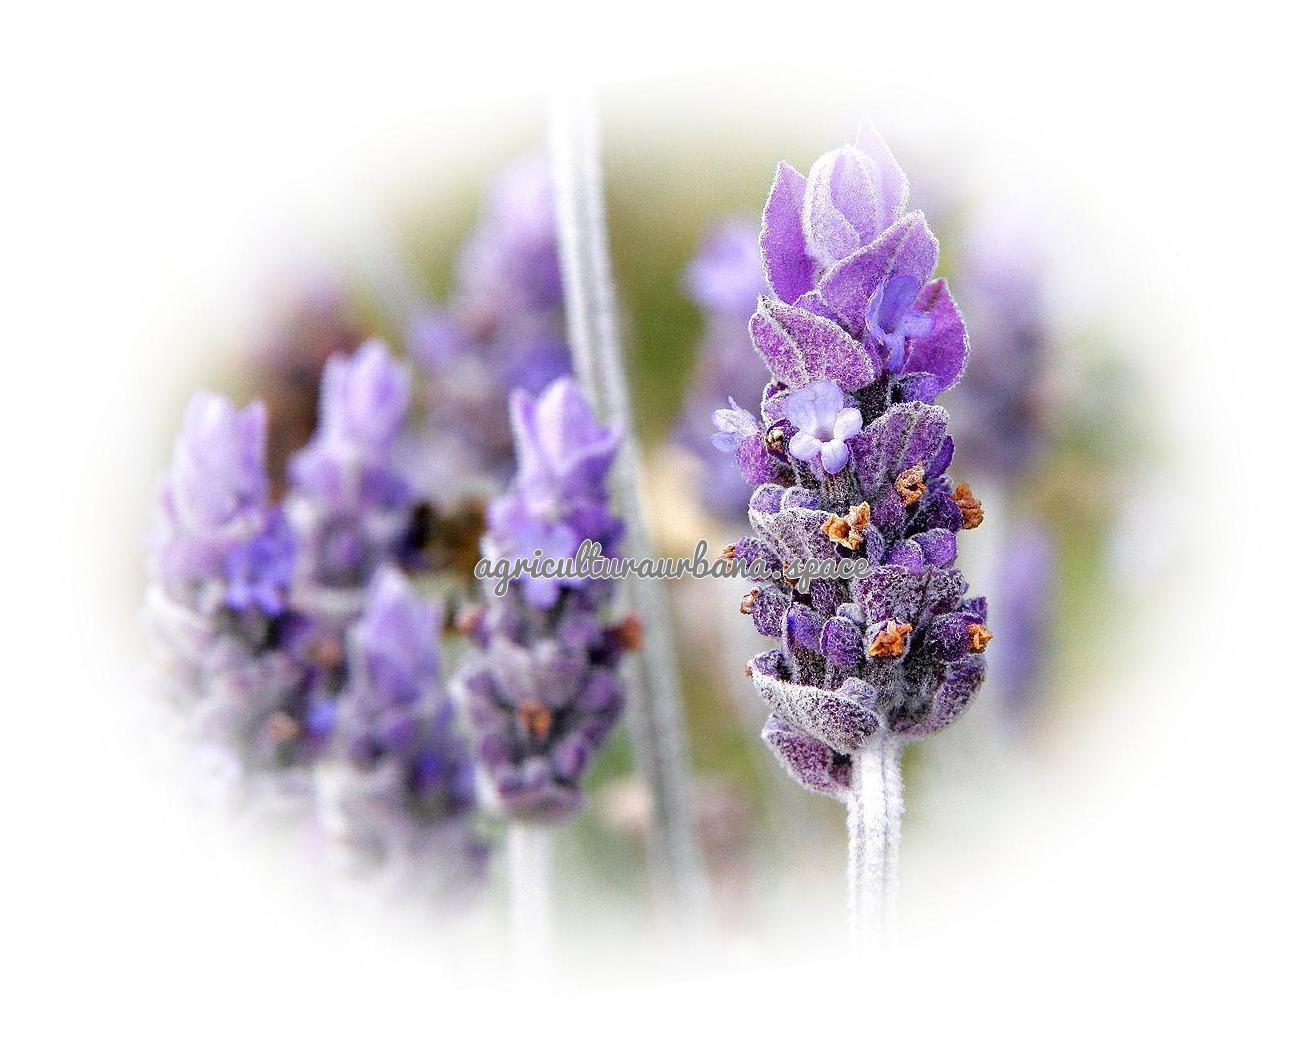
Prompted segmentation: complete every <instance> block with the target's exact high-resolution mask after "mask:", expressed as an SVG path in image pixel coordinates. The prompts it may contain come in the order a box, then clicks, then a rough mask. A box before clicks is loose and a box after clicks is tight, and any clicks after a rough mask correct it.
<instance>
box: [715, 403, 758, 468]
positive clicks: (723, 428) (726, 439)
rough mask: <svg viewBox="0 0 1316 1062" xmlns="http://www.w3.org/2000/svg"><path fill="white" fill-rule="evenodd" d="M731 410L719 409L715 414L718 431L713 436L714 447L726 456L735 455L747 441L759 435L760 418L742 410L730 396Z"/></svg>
mask: <svg viewBox="0 0 1316 1062" xmlns="http://www.w3.org/2000/svg"><path fill="white" fill-rule="evenodd" d="M727 401H728V402H729V403H730V404H731V408H730V409H719V410H718V411H717V412H716V413H714V414H713V426H714V427H715V428H717V429H718V431H717V433H716V434H715V435H714V436H713V446H714V447H715V448H716V449H718V450H720V451H722V453H724V454H733V453H735V452H736V450H737V449H738V448H739V446H740V444H741V443H742V442H744V441H745V440H746V439H749V438H752V437H753V436H755V435H757V434H758V433H759V422H758V418H757V417H755V416H754V414H752V413H748V412H746V411H745V410H743V409H741V408H740V405H739V403H738V402H736V400H735V399H734V398H731V397H729V396H728V398H727Z"/></svg>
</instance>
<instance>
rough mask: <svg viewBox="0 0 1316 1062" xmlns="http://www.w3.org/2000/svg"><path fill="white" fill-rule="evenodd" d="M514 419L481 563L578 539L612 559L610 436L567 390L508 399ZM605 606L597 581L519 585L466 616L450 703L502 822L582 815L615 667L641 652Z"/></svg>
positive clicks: (633, 635) (572, 546)
mask: <svg viewBox="0 0 1316 1062" xmlns="http://www.w3.org/2000/svg"><path fill="white" fill-rule="evenodd" d="M511 410H512V423H513V428H514V433H515V439H516V456H517V475H516V480H515V482H514V484H513V486H512V488H511V490H510V491H509V492H508V494H507V495H505V496H504V497H502V498H500V499H498V500H497V501H495V502H494V503H493V505H492V506H491V507H490V515H489V533H488V536H487V539H486V543H485V552H486V555H487V556H488V557H489V558H490V559H491V560H504V559H508V560H514V559H515V558H518V557H528V556H529V555H530V554H531V553H533V551H534V550H536V549H539V550H542V551H543V552H544V554H545V555H547V556H549V557H566V556H572V555H574V554H575V552H576V549H577V547H578V546H579V545H580V543H582V542H583V541H585V540H586V539H593V540H594V541H596V542H598V543H599V544H600V546H601V547H602V549H603V551H604V554H605V555H613V553H614V550H615V549H616V546H617V544H618V543H619V541H620V538H621V534H622V530H623V525H622V523H621V521H620V520H617V519H616V518H615V517H613V516H612V515H611V514H610V513H609V511H608V499H607V491H606V486H605V483H606V478H607V474H608V470H609V468H610V467H611V465H612V462H613V459H614V458H615V457H616V454H617V448H618V446H619V445H620V442H621V436H620V432H619V431H618V430H616V429H615V428H614V429H609V428H604V427H603V426H602V425H600V424H599V423H598V422H597V421H596V420H595V419H594V416H593V414H592V412H591V411H590V408H589V404H588V402H587V401H586V400H585V397H584V395H583V394H582V393H581V391H580V389H579V387H577V385H576V384H575V382H574V381H573V380H571V379H570V378H565V377H564V378H563V379H560V380H558V381H556V382H555V383H553V384H552V385H550V386H549V387H548V388H547V390H545V391H544V393H543V394H542V395H541V396H540V397H539V398H538V399H534V398H532V397H531V396H530V395H528V394H526V393H525V392H517V393H516V394H514V395H513V397H512V400H511ZM611 597H612V587H611V584H610V583H608V582H606V581H602V580H579V581H576V582H570V583H568V582H556V581H552V580H538V579H530V578H523V579H521V580H519V581H517V582H514V583H513V584H512V585H511V588H510V589H509V591H508V593H507V595H506V596H505V597H502V598H498V597H495V596H493V595H492V594H489V595H488V596H487V599H486V602H485V605H484V607H483V608H482V609H479V610H477V611H476V612H474V613H472V614H471V615H470V616H468V617H467V620H466V624H465V626H466V630H467V631H468V633H469V634H470V636H471V638H472V640H473V642H474V644H475V646H476V651H475V652H473V653H472V654H470V656H469V657H468V658H467V659H466V660H465V661H464V662H463V664H462V666H461V667H460V668H459V670H458V673H457V675H456V676H455V678H454V680H453V684H452V685H453V693H454V697H455V699H456V701H457V704H458V706H459V707H460V708H461V709H462V711H463V713H464V714H465V716H466V718H467V719H468V720H469V722H470V725H471V727H472V728H473V729H474V730H475V732H476V734H477V746H476V756H477V759H478V761H479V764H480V768H481V778H482V781H483V783H484V786H485V789H486V791H487V793H488V797H489V800H490V802H491V803H492V804H493V806H494V807H496V808H497V809H498V810H499V811H501V812H502V813H503V814H505V815H507V816H508V817H510V818H514V819H522V820H532V821H553V820H556V819H560V818H563V817H565V816H567V815H569V814H570V813H571V812H572V811H574V810H575V809H576V808H577V807H578V806H579V805H580V801H581V795H582V794H581V784H582V780H583V775H584V772H585V769H586V767H587V766H588V765H589V763H590V761H591V760H592V758H593V756H594V754H595V752H596V751H597V750H598V749H599V747H600V746H601V745H602V744H603V741H604V739H605V738H606V737H607V735H608V734H609V733H610V732H611V730H612V727H613V725H614V724H615V723H616V721H617V718H618V716H619V715H620V713H621V708H622V701H623V696H622V685H621V682H620V680H619V678H618V676H617V665H618V662H619V661H620V659H621V657H622V654H623V652H624V651H626V650H627V649H630V648H633V647H634V646H635V645H636V643H637V640H638V631H637V628H636V626H635V624H634V623H629V622H623V623H621V624H617V625H615V626H613V625H609V623H608V621H607V619H606V613H607V611H608V605H609V602H610V599H611Z"/></svg>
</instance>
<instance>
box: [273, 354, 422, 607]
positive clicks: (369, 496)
mask: <svg viewBox="0 0 1316 1062" xmlns="http://www.w3.org/2000/svg"><path fill="white" fill-rule="evenodd" d="M410 398H411V385H410V379H409V376H408V373H407V370H406V369H405V367H404V366H402V365H401V364H400V363H399V362H396V361H395V360H394V359H393V358H392V357H391V356H390V354H389V352H388V349H387V348H386V347H385V346H384V345H383V344H382V343H380V342H378V341H372V342H368V343H365V344H363V345H362V346H361V348H360V349H359V350H358V351H357V352H356V353H355V354H354V355H352V356H351V357H350V358H348V357H344V356H342V355H335V356H334V357H333V358H331V359H330V360H329V362H328V364H327V365H326V366H325V372H324V377H323V379H322V380H321V389H320V418H319V426H318V428H317V429H316V433H315V435H314V437H313V438H312V439H311V442H310V443H309V444H308V445H307V446H306V447H305V448H304V449H303V450H301V451H300V452H298V453H297V454H295V455H294V456H293V459H292V464H291V468H290V479H291V483H292V490H291V491H290V493H289V496H288V498H287V501H286V503H285V504H286V508H287V512H288V515H289V518H290V520H291V522H292V525H293V528H294V530H295V532H296V535H297V541H298V564H297V572H296V576H295V579H294V593H295V596H296V598H297V602H298V607H299V608H301V609H303V610H304V611H307V612H309V613H311V614H324V613H325V611H326V610H329V611H339V610H340V608H341V607H343V606H344V605H345V606H346V607H347V608H348V610H349V611H350V612H351V613H353V614H355V613H356V612H359V610H360V607H361V598H362V596H363V595H364V593H365V588H366V586H367V585H368V584H369V581H370V578H371V576H372V575H373V574H374V572H375V571H376V570H377V569H378V568H379V567H380V566H381V565H382V564H385V563H389V562H393V561H403V560H405V551H406V548H407V543H408V538H409V534H410V532H411V530H412V526H413V517H414V511H413V510H414V505H415V502H416V501H417V498H416V496H415V492H414V490H413V488H412V487H411V485H410V483H409V482H408V481H407V479H406V477H405V476H404V475H403V474H402V472H401V470H400V464H399V455H398V441H399V439H400V437H401V435H402V432H403V429H404V428H405V426H406V420H407V412H408V408H409V403H410Z"/></svg>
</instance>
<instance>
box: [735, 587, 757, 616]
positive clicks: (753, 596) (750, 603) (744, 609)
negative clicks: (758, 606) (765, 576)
mask: <svg viewBox="0 0 1316 1062" xmlns="http://www.w3.org/2000/svg"><path fill="white" fill-rule="evenodd" d="M761 593H763V591H762V590H751V591H750V592H749V593H748V594H746V595H745V596H744V597H742V598H741V599H740V614H741V615H742V616H748V615H749V614H750V613H751V612H753V611H754V602H755V601H757V600H758V599H759V594H761Z"/></svg>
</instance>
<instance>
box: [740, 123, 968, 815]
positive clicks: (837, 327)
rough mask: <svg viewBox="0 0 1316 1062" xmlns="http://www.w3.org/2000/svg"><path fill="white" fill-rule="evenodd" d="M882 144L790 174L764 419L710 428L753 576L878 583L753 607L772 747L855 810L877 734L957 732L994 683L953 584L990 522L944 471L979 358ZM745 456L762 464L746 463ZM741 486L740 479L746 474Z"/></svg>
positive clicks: (962, 591) (776, 203)
mask: <svg viewBox="0 0 1316 1062" xmlns="http://www.w3.org/2000/svg"><path fill="white" fill-rule="evenodd" d="M907 194H908V185H907V182H906V181H905V178H904V174H903V173H902V172H901V170H900V168H899V166H898V165H897V164H896V163H895V161H894V159H893V158H892V157H891V154H890V152H889V151H888V150H887V149H886V145H885V144H884V143H883V142H882V140H881V138H880V137H878V136H877V134H876V133H875V132H874V131H873V130H872V129H871V127H868V126H865V127H864V129H862V130H861V132H860V136H859V138H858V140H857V141H856V143H855V145H853V146H849V147H845V148H842V149H840V150H838V151H834V152H831V153H829V154H828V155H825V156H824V157H823V158H821V159H819V160H818V162H817V163H816V164H815V165H814V166H813V168H812V169H811V170H810V172H809V176H808V178H807V179H806V178H804V177H803V176H802V175H800V174H799V173H798V172H796V171H795V170H793V169H791V168H790V167H789V166H787V165H785V164H784V163H783V164H782V166H781V167H779V168H778V173H777V179H776V182H775V184H774V185H773V189H772V193H771V195H770V197H769V200H768V204H767V207H766V209H765V211H764V220H763V231H762V234H761V237H760V246H761V248H762V252H763V259H764V266H765V271H766V274H767V276H768V278H769V281H770V284H771V287H772V291H773V294H774V295H775V296H776V298H775V299H761V300H760V302H759V305H758V308H757V309H756V310H755V311H754V313H753V315H752V316H751V318H750V323H749V333H750V336H751V338H752V340H753V342H754V345H755V347H756V349H757V351H758V353H759V355H760V356H761V357H762V359H763V363H764V364H765V365H766V366H767V368H768V369H769V371H770V372H771V374H772V377H773V380H772V382H771V383H769V385H768V386H767V388H766V389H765V390H764V392H763V401H762V418H761V420H760V419H758V418H754V417H753V416H751V415H750V414H748V413H746V412H745V411H744V410H741V409H738V408H737V407H733V408H732V409H730V410H722V411H720V412H719V413H718V414H717V415H716V423H717V426H718V427H719V428H721V429H722V432H721V435H720V436H719V438H718V443H717V445H718V448H719V449H723V450H727V451H730V450H732V449H734V450H735V452H736V455H737V460H738V463H739V464H740V465H741V469H742V472H743V473H745V478H746V480H747V482H750V483H757V484H758V487H757V489H756V490H755V492H754V494H753V496H752V497H751V499H750V505H749V519H750V525H751V528H752V529H753V536H752V537H749V538H744V539H741V541H740V542H738V543H736V544H735V545H734V546H733V547H732V548H733V552H734V554H735V556H737V557H739V558H741V559H743V560H745V561H749V560H751V559H755V558H765V559H767V560H768V561H769V568H770V569H772V570H775V571H777V572H780V571H781V569H782V567H783V566H784V565H785V564H787V563H797V564H798V563H804V562H814V563H816V562H822V561H827V560H836V559H843V558H853V557H862V558H864V559H866V560H867V561H868V562H869V564H870V566H871V573H870V574H868V575H866V576H863V577H857V578H853V579H849V580H837V579H830V580H814V581H813V582H812V583H810V584H808V585H806V584H805V583H803V582H801V581H787V580H786V579H785V578H783V577H781V576H780V575H778V576H776V577H773V578H770V579H768V580H766V581H763V582H760V583H759V584H758V585H757V586H756V587H755V588H754V589H753V590H752V591H751V592H750V593H749V594H748V595H746V597H745V599H744V601H743V602H742V604H741V611H742V612H745V613H746V614H747V615H749V617H750V618H751V620H752V622H753V623H754V625H755V627H756V629H757V630H758V631H759V632H760V633H762V634H765V635H767V636H769V637H773V638H776V639H778V641H779V647H778V648H776V649H773V650H770V651H768V652H765V653H762V654H760V655H759V656H758V657H756V658H755V659H754V660H753V661H751V663H750V674H751V677H752V679H753V681H754V684H755V687H756V689H757V690H758V692H759V694H760V696H762V697H763V699H764V701H765V702H766V704H767V705H768V707H769V709H770V711H771V715H770V716H769V719H768V724H767V727H766V728H765V730H764V739H765V740H766V741H767V742H768V744H769V745H770V746H771V747H772V749H773V751H774V752H775V753H776V755H777V757H778V759H779V760H780V761H781V762H782V764H783V766H785V767H786V768H787V770H789V771H790V772H791V773H792V774H793V775H794V776H795V778H796V779H797V780H798V781H799V782H800V783H801V784H802V785H804V786H805V787H806V788H810V789H813V790H815V791H817V792H821V793H825V794H828V795H831V796H834V797H838V798H844V797H845V795H846V793H847V791H848V789H849V783H850V757H851V755H852V754H853V753H855V752H857V751H858V750H859V749H860V748H861V747H863V746H864V745H865V744H866V743H867V742H868V739H869V738H870V737H872V736H873V735H874V734H876V733H878V732H882V733H886V734H889V735H893V736H896V737H898V738H900V739H902V740H911V739H914V738H918V737H922V736H924V735H926V734H929V733H932V732H934V731H936V730H938V729H940V728H941V727H943V726H946V725H947V724H948V723H950V722H951V721H952V720H953V719H955V718H956V717H957V716H958V715H959V714H960V713H961V712H962V711H963V710H964V709H965V708H966V707H967V706H968V703H969V701H970V699H971V698H972V696H973V694H974V692H975V691H976V690H977V688H978V686H979V685H980V684H981V682H982V680H983V676H984V674H985V665H984V662H983V656H982V653H983V650H984V649H985V647H986V644H987V641H988V640H989V639H990V637H991V634H990V632H989V631H988V630H987V627H986V620H987V611H986V602H985V601H983V600H982V599H981V598H969V597H967V596H966V594H967V584H966V583H965V580H964V577H963V576H962V575H961V574H960V572H959V571H958V570H957V569H955V568H954V563H955V560H956V556H957V553H958V550H957V547H956V534H957V533H958V532H959V531H961V530H962V529H964V528H966V527H974V526H977V524H978V522H980V520H981V518H982V510H981V506H980V505H979V504H978V502H977V499H975V498H974V497H973V495H972V492H971V491H969V489H968V487H967V485H965V484H960V485H958V486H956V487H954V488H953V489H952V485H951V483H950V481H949V480H948V479H947V478H946V471H947V468H948V466H949V464H950V462H951V458H952V456H953V454H954V443H953V442H952V441H951V438H950V436H949V434H948V433H947V417H946V413H945V410H943V409H941V408H940V407H939V406H934V405H930V404H929V402H930V401H931V400H932V399H933V398H935V397H936V396H937V395H938V394H940V393H941V392H942V391H944V390H946V389H947V388H948V387H950V386H952V385H953V384H954V383H955V382H956V381H957V380H958V379H959V377H960V375H961V373H962V372H963V368H964V363H965V359H966V357H967V354H968V342H967V338H966V336H965V332H964V324H963V321H962V319H961V318H960V315H959V311H958V309H957V308H956V306H955V303H954V301H953V300H952V299H951V298H950V295H949V293H948V291H947V290H946V286H945V283H944V281H941V280H934V279H933V277H932V272H933V269H934V268H935V265H936V259H937V243H936V240H935V238H934V237H933V236H932V233H931V232H930V231H929V229H928V227H927V222H926V220H925V219H924V218H923V216H922V214H917V213H915V214H906V213H905V212H904V211H905V206H906V200H907ZM742 455H748V456H749V457H750V458H751V460H748V461H742V460H741V457H742ZM747 469H748V471H747Z"/></svg>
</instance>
